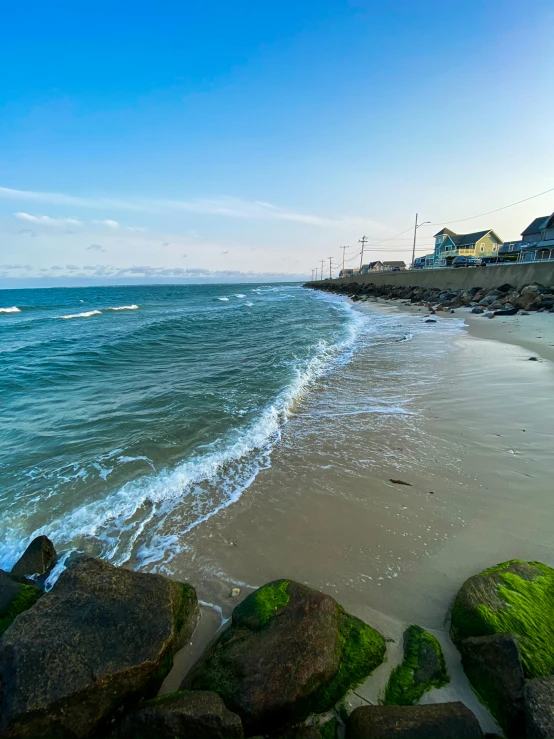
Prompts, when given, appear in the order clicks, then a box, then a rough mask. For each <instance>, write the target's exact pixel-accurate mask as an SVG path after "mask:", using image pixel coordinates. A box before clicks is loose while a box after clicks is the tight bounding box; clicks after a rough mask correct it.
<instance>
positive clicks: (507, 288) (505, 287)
mask: <svg viewBox="0 0 554 739" xmlns="http://www.w3.org/2000/svg"><path fill="white" fill-rule="evenodd" d="M496 289H497V290H498V292H499V293H509V292H510V290H513V289H514V286H513V285H510V283H509V282H505V283H504V284H503V285H500V286H499V287H497V288H496Z"/></svg>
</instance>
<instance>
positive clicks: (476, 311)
mask: <svg viewBox="0 0 554 739" xmlns="http://www.w3.org/2000/svg"><path fill="white" fill-rule="evenodd" d="M471 312H472V313H484V312H485V311H484V309H483V308H479V307H478V306H475V308H472V309H471Z"/></svg>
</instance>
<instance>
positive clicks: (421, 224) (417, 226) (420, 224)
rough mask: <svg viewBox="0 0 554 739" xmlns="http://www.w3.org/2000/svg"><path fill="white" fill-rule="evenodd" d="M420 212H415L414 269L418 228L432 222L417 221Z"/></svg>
mask: <svg viewBox="0 0 554 739" xmlns="http://www.w3.org/2000/svg"><path fill="white" fill-rule="evenodd" d="M418 215H419V213H416V214H415V226H414V248H413V251H412V269H413V268H414V262H415V247H416V239H417V229H418V228H421V227H422V226H425V225H426V224H427V223H431V221H423V223H418V222H417V217H418Z"/></svg>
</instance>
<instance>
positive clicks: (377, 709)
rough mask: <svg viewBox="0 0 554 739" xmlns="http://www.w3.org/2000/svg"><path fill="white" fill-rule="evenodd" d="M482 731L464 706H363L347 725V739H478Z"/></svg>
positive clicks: (434, 704)
mask: <svg viewBox="0 0 554 739" xmlns="http://www.w3.org/2000/svg"><path fill="white" fill-rule="evenodd" d="M482 736H483V734H482V732H481V727H480V726H479V722H478V721H477V719H476V718H475V716H474V715H473V713H472V712H471V711H470V710H469V708H466V706H464V704H463V703H433V704H430V705H425V706H362V707H361V708H356V710H355V711H353V712H352V713H351V714H350V716H349V718H348V721H347V724H346V739H477V737H482Z"/></svg>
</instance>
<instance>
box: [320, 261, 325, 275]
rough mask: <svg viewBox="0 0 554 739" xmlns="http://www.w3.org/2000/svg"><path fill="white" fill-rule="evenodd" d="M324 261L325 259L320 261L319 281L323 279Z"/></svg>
mask: <svg viewBox="0 0 554 739" xmlns="http://www.w3.org/2000/svg"><path fill="white" fill-rule="evenodd" d="M324 261H325V259H322V260H321V279H323V262H324Z"/></svg>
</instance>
